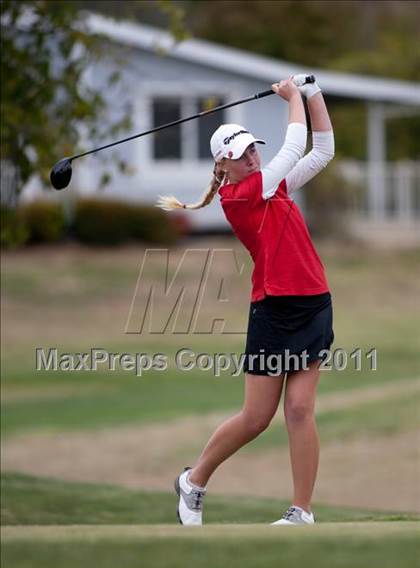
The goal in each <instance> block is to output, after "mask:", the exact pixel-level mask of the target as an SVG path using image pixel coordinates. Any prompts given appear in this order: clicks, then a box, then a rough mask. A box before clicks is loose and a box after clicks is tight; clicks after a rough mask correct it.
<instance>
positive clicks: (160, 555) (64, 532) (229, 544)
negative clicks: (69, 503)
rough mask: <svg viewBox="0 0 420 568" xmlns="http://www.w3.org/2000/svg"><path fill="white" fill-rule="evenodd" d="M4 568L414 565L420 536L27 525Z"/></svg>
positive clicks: (333, 529)
mask: <svg viewBox="0 0 420 568" xmlns="http://www.w3.org/2000/svg"><path fill="white" fill-rule="evenodd" d="M4 535H5V536H4V540H3V547H2V549H3V550H2V560H3V566H4V567H5V568H11V567H13V568H37V567H42V568H50V567H54V568H70V567H71V568H73V567H74V566H78V567H85V566H86V567H91V566H101V568H114V567H115V566H124V568H134V567H136V568H140V567H141V568H142V567H145V568H184V567H185V566H194V567H198V568H213V567H220V568H221V567H225V566H229V567H230V568H263V567H264V568H266V567H267V566H280V567H282V566H290V565H299V566H301V565H307V566H311V567H314V568H325V567H335V568H344V567H345V568H366V567H369V568H376V567H381V568H394V567H395V566H399V567H402V568H415V567H417V566H418V554H419V539H418V537H419V531H418V526H417V524H412V523H409V524H407V523H405V524H402V523H382V524H378V523H363V524H348V525H342V524H341V525H340V524H339V525H331V524H325V525H318V526H316V527H307V528H306V527H299V528H295V527H293V528H289V527H288V528H286V529H284V528H280V527H269V526H261V525H249V526H247V527H244V526H242V527H239V526H235V525H233V526H232V525H225V526H220V525H215V526H209V527H203V528H200V529H197V528H190V529H188V528H187V529H186V528H184V527H168V526H161V525H156V526H155V527H130V528H128V527H121V526H117V527H96V526H92V527H88V528H87V527H77V526H74V527H67V528H64V527H45V528H42V527H27V528H16V529H15V528H10V529H8V528H6V529H5V530H4Z"/></svg>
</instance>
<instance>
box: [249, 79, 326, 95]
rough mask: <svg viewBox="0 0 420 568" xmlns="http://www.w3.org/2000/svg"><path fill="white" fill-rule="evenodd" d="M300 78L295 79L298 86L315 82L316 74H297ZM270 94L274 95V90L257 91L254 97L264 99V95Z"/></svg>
mask: <svg viewBox="0 0 420 568" xmlns="http://www.w3.org/2000/svg"><path fill="white" fill-rule="evenodd" d="M297 78H299V80H295V81H293V82H294V83H295V85H296V86H297V87H301V86H302V85H306V84H308V83H315V81H316V79H315V75H305V76H303V75H296V79H297ZM269 95H274V91H272V90H271V89H268V90H267V91H261V93H257V94H256V95H254V99H262V98H263V97H268V96H269Z"/></svg>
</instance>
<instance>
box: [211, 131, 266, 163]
mask: <svg viewBox="0 0 420 568" xmlns="http://www.w3.org/2000/svg"><path fill="white" fill-rule="evenodd" d="M254 143H258V144H265V142H264V140H260V139H258V138H255V137H254V136H253V135H252V134H251V133H250V132H249V130H247V129H246V128H244V127H243V126H241V125H240V124H222V126H219V128H218V129H217V130H216V132H215V133H214V134H213V136H212V137H211V140H210V148H211V153H212V154H213V157H214V159H215V160H216V162H217V161H219V160H222V159H223V158H231V159H233V160H237V159H238V158H240V157H241V156H242V154H243V153H244V152H245V150H246V149H247V147H248V146H250V145H251V144H254Z"/></svg>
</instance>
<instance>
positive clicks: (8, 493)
mask: <svg viewBox="0 0 420 568" xmlns="http://www.w3.org/2000/svg"><path fill="white" fill-rule="evenodd" d="M1 484H2V485H1V487H2V524H3V525H75V524H86V525H122V524H129V525H132V524H135V525H138V524H144V525H148V524H162V523H163V524H168V523H172V522H173V523H174V524H176V523H177V521H176V517H175V503H176V498H175V494H174V493H159V492H147V491H134V490H129V489H125V488H122V487H116V486H110V485H99V484H92V483H74V482H65V481H60V480H56V479H49V478H39V477H33V476H28V475H21V474H11V473H10V474H8V473H7V474H4V475H3V476H2V482H1ZM288 506H289V503H287V502H284V501H279V500H276V499H261V498H252V497H231V498H229V497H225V496H224V497H221V496H217V495H208V497H207V498H206V523H209V524H215V523H229V524H236V523H239V524H248V523H268V522H270V520H276V519H277V518H279V517H280V516H281V514H282V512H283V511H284V510H285V509H286V508H287V507H288ZM314 510H315V513H316V516H317V520H318V521H319V522H320V523H325V522H361V521H376V522H379V521H383V522H385V521H397V520H400V521H412V520H418V519H419V518H420V517H419V516H418V515H415V514H410V513H407V514H405V513H395V512H392V511H389V512H383V511H382V512H378V511H366V510H361V509H354V508H349V507H332V506H325V505H321V504H315V505H314Z"/></svg>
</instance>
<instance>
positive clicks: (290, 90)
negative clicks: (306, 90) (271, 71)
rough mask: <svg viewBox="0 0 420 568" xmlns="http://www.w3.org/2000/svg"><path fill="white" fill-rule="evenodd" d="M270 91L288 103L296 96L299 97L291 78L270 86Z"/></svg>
mask: <svg viewBox="0 0 420 568" xmlns="http://www.w3.org/2000/svg"><path fill="white" fill-rule="evenodd" d="M271 89H272V90H273V91H274V92H275V93H276V95H279V97H281V98H282V99H284V100H285V101H290V99H291V98H292V97H293V96H296V95H297V96H299V97H300V93H299V89H298V88H297V87H296V85H295V84H294V83H293V81H292V78H291V77H289V79H286V80H284V81H280V83H274V84H273V85H271Z"/></svg>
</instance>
